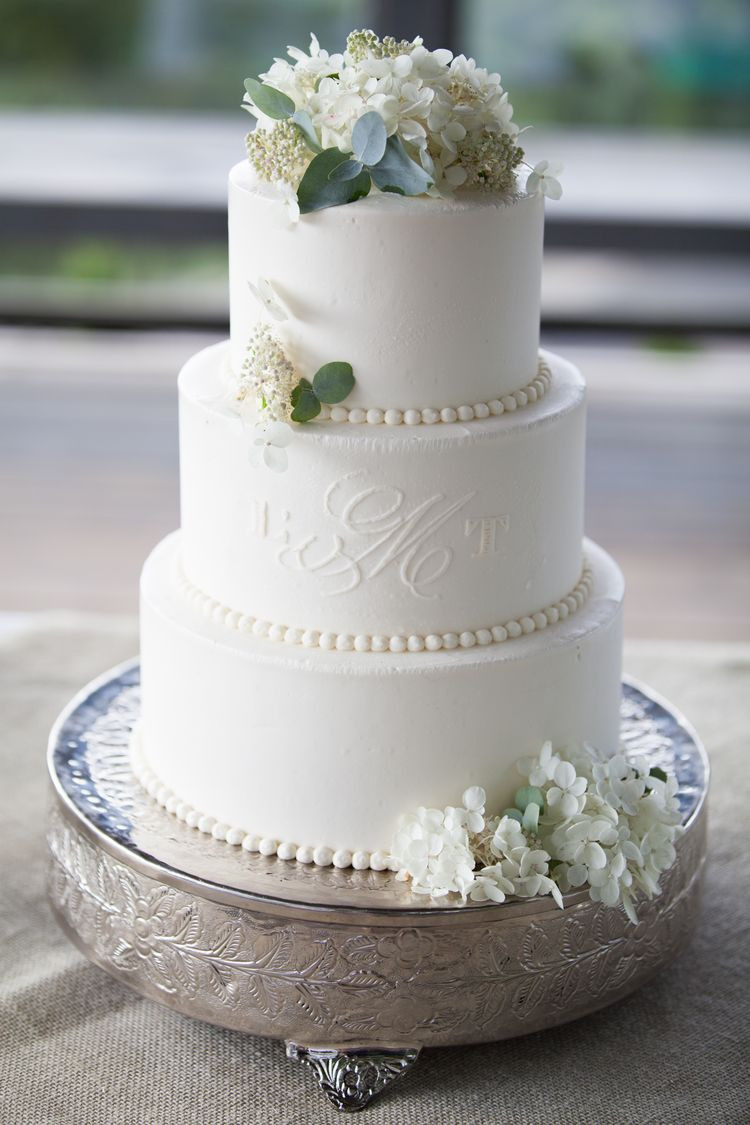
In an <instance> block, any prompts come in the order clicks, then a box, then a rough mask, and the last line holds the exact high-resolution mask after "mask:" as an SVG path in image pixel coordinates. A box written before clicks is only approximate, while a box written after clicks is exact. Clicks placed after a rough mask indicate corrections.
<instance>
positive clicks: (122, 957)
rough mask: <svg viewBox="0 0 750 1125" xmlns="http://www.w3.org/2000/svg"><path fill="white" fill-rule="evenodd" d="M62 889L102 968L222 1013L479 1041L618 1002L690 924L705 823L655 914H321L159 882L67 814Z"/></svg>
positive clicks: (303, 1026) (58, 884) (596, 910)
mask: <svg viewBox="0 0 750 1125" xmlns="http://www.w3.org/2000/svg"><path fill="white" fill-rule="evenodd" d="M49 842H50V850H51V857H52V858H51V871H50V896H51V900H52V903H53V905H54V907H55V909H56V910H57V912H58V914H59V915H60V917H61V919H62V921H63V923H64V925H65V926H66V928H67V929H68V931H69V932H70V933H71V935H72V936H73V937H74V939H75V940H76V941H77V942H78V944H79V945H80V946H81V947H83V948H84V950H85V951H86V952H87V953H88V954H89V955H90V956H91V957H92V959H93V960H95V961H96V962H97V963H98V964H100V965H102V966H103V967H104V968H106V969H108V970H109V971H110V972H112V973H114V974H115V975H117V976H119V977H121V978H122V979H124V980H126V981H127V982H128V983H130V984H132V985H133V986H134V987H136V988H137V989H138V990H139V991H142V992H144V993H146V994H147V995H151V996H152V997H154V998H156V999H159V998H161V999H165V998H166V997H169V998H170V999H169V1003H170V1004H171V1006H173V1007H177V1008H178V1009H180V1010H182V1011H185V1012H187V1013H188V1014H191V1015H196V1016H199V1017H202V1018H206V1019H210V1020H212V1021H213V1022H216V1023H219V1024H223V1025H225V1026H229V1027H235V1028H238V1029H241V1030H245V1031H250V1032H255V1033H259V1034H265V1035H272V1036H278V1037H284V1038H291V1039H294V1040H295V1041H299V1042H303V1043H305V1044H307V1045H314V1044H328V1045H330V1044H331V1043H337V1044H342V1043H343V1044H346V1043H357V1044H363V1043H364V1044H378V1043H390V1044H394V1043H395V1044H404V1045H405V1046H414V1045H425V1044H430V1045H433V1044H447V1043H456V1042H480V1041H484V1040H491V1039H498V1038H504V1037H507V1036H510V1035H514V1034H521V1033H523V1032H526V1031H532V1030H536V1029H539V1028H541V1027H545V1026H550V1025H552V1024H554V1023H561V1022H564V1021H566V1020H568V1019H572V1018H574V1017H576V1016H579V1015H582V1014H584V1013H585V1012H588V1011H593V1010H594V1009H596V1008H598V1007H601V1006H603V1005H604V1004H606V1003H609V1002H610V1001H611V1000H614V999H617V998H618V997H619V996H622V995H624V994H625V993H627V992H628V991H630V990H631V989H632V988H633V987H635V986H636V985H637V984H638V983H640V982H641V981H642V980H644V979H645V978H646V977H648V976H649V975H650V974H651V973H652V972H653V971H655V970H656V969H657V968H658V967H659V966H660V965H662V964H664V963H665V962H666V961H667V960H669V958H670V957H671V956H672V955H673V954H674V953H675V951H676V950H677V949H678V948H679V946H680V945H681V943H682V941H683V940H684V938H685V935H686V934H687V933H688V932H689V929H690V923H691V920H692V915H693V913H694V911H695V908H696V902H697V890H698V886H699V881H700V870H701V857H702V852H703V831H702V824H696V825H694V826H693V828H692V829H691V830H690V831H689V832H688V833H687V834H686V835H685V837H684V838H683V840H682V841H681V844H680V849H679V858H678V861H677V863H676V864H675V865H674V867H673V868H672V869H671V871H670V872H669V875H668V877H667V879H666V880H665V886H664V893H663V895H662V897H661V898H660V899H656V900H653V901H652V902H650V903H645V904H642V905H641V908H640V913H641V921H640V922H639V924H638V925H637V926H632V925H630V923H628V921H627V919H626V918H625V916H624V914H623V913H622V912H621V911H616V910H609V909H607V908H603V907H601V906H595V905H594V904H593V903H590V902H585V903H581V904H579V905H577V906H574V907H572V908H569V909H567V910H565V911H557V910H555V911H544V912H543V913H539V914H536V915H533V916H532V917H531V918H530V919H529V918H526V917H521V918H519V917H508V918H507V920H506V919H504V918H503V916H502V913H501V914H500V915H499V916H496V920H495V921H493V922H487V921H484V920H480V918H481V913H482V912H477V924H476V925H461V926H456V925H454V924H453V923H454V921H455V919H456V915H455V914H453V913H452V914H445V915H440V914H438V915H437V916H432V918H431V919H430V924H429V925H427V926H424V925H418V926H410V925H408V924H407V925H398V924H391V925H373V926H369V927H368V926H359V927H356V926H352V925H348V924H335V923H333V924H321V923H319V922H318V921H316V920H315V918H314V915H311V917H310V919H309V920H296V919H295V920H290V919H288V918H279V917H273V915H268V914H262V913H260V912H258V913H256V912H254V911H252V910H237V909H233V908H227V907H225V906H221V905H219V904H217V903H214V902H212V901H209V900H202V899H199V898H197V897H195V896H192V895H189V894H186V893H185V892H183V891H180V890H178V889H176V888H174V887H171V886H169V885H166V884H164V883H161V882H159V881H157V880H155V879H151V878H148V877H146V876H144V875H142V874H141V873H139V872H136V871H134V870H133V869H131V868H129V867H127V866H126V865H125V864H123V863H120V862H118V861H116V860H114V859H113V858H112V857H110V856H109V855H108V854H107V853H106V852H105V851H103V850H102V849H100V848H99V847H97V846H96V845H94V844H93V843H91V842H89V841H88V840H87V839H85V838H84V837H83V836H82V835H81V834H80V833H79V832H77V831H76V829H75V828H73V827H72V825H70V824H69V823H67V822H66V821H65V820H64V819H63V817H62V816H61V815H60V814H59V813H55V814H54V815H53V817H52V820H51V825H50V836H49Z"/></svg>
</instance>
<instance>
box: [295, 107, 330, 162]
mask: <svg viewBox="0 0 750 1125" xmlns="http://www.w3.org/2000/svg"><path fill="white" fill-rule="evenodd" d="M292 121H293V122H294V124H295V125H296V126H297V128H298V129H299V130H300V132H301V133H302V135H303V136H304V138H305V140H306V141H307V147H308V148H309V149H311V150H312V151H313V152H322V151H323V149H322V148H321V147H320V141H319V140H318V137H317V134H316V132H315V127H314V126H313V123H312V118H311V117H310V114H309V113H308V112H307V110H306V109H296V110H295V111H294V113H293V114H292Z"/></svg>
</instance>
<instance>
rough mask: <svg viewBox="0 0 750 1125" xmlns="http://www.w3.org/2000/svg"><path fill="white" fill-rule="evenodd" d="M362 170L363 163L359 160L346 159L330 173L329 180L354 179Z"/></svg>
mask: <svg viewBox="0 0 750 1125" xmlns="http://www.w3.org/2000/svg"><path fill="white" fill-rule="evenodd" d="M361 171H362V164H361V162H360V161H359V160H345V161H344V163H343V164H337V165H336V167H335V168H334V169H333V170H332V171H330V172H329V173H328V179H329V180H336V181H340V180H353V179H354V177H355V176H358V175H359V174H360V172H361Z"/></svg>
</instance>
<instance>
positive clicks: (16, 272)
mask: <svg viewBox="0 0 750 1125" xmlns="http://www.w3.org/2000/svg"><path fill="white" fill-rule="evenodd" d="M226 271H227V248H226V243H224V242H221V243H216V244H215V245H213V244H210V243H209V244H194V243H190V242H179V243H174V242H170V243H165V244H163V245H160V244H158V243H154V242H137V241H135V242H134V241H132V240H130V241H122V240H118V239H115V238H74V239H72V240H70V241H61V242H58V243H52V244H50V243H49V242H46V241H45V242H39V241H36V240H34V241H27V240H24V241H17V242H7V243H5V244H3V245H0V277H40V278H42V277H57V278H60V279H62V280H67V281H151V280H159V279H162V278H171V277H179V278H180V279H181V280H190V279H192V280H196V281H198V280H209V281H213V280H218V281H224V280H225V279H226Z"/></svg>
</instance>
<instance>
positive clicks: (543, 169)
mask: <svg viewBox="0 0 750 1125" xmlns="http://www.w3.org/2000/svg"><path fill="white" fill-rule="evenodd" d="M562 169H563V166H562V164H551V163H550V161H549V160H540V161H539V163H538V164H535V165H534V167H533V168H532V170H531V172H529V178H528V179H527V181H526V191H527V192H528V193H529V195H537V194H540V193H541V195H546V196H547V198H548V199H559V198H560V197H561V195H562V185H561V183H560V181H559V180H558V179H557V177H558V176H559V175H560V173H561V172H562Z"/></svg>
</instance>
